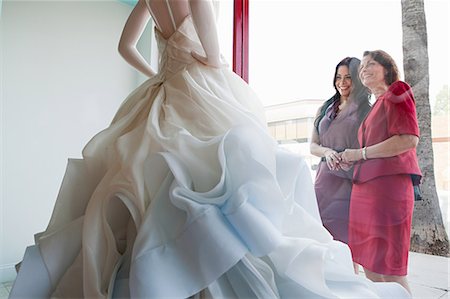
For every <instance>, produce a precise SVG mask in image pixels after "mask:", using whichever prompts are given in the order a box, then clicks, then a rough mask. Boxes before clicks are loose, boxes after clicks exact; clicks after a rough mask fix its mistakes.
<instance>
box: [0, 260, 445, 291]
mask: <svg viewBox="0 0 450 299" xmlns="http://www.w3.org/2000/svg"><path fill="white" fill-rule="evenodd" d="M449 268H450V258H445V257H440V256H432V255H426V254H420V253H414V252H411V254H410V263H409V276H408V279H409V283H410V285H411V289H412V292H413V298H414V299H447V298H450V294H449V281H450V276H449ZM11 287H12V282H6V283H3V284H1V285H0V299H6V298H8V294H9V291H10V290H11ZM392 299H395V298H392Z"/></svg>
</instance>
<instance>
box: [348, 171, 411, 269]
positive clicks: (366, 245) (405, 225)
mask: <svg viewBox="0 0 450 299" xmlns="http://www.w3.org/2000/svg"><path fill="white" fill-rule="evenodd" d="M413 208H414V191H413V186H412V181H411V177H410V175H390V176H383V177H378V178H375V179H373V180H370V181H368V182H365V183H361V184H354V185H353V190H352V195H351V200H350V216H349V243H348V245H349V246H350V249H351V251H352V256H353V260H354V261H355V262H356V263H358V264H360V265H362V266H363V267H364V268H366V269H368V270H369V271H372V272H375V273H379V274H383V275H398V276H405V275H406V274H407V265H408V252H409V246H410V237H411V221H412V212H413Z"/></svg>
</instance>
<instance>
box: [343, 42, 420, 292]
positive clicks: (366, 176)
mask: <svg viewBox="0 0 450 299" xmlns="http://www.w3.org/2000/svg"><path fill="white" fill-rule="evenodd" d="M359 75H360V77H361V81H362V83H363V84H364V85H365V86H366V87H368V88H369V89H370V91H371V92H372V93H373V94H374V95H375V98H376V102H375V103H374V105H373V107H372V110H371V111H370V112H369V114H368V115H367V117H366V119H365V120H364V121H363V123H362V124H361V126H360V128H359V132H358V139H359V143H360V145H361V148H360V149H347V150H345V151H344V152H343V153H342V154H341V157H340V158H341V163H344V164H345V163H354V165H355V169H354V175H353V180H354V185H353V191H352V196H351V200H350V219H349V246H350V248H351V250H352V255H353V260H354V262H355V263H357V264H360V265H362V266H363V267H364V271H365V273H366V276H367V277H368V278H369V279H371V280H373V281H395V282H398V283H400V284H401V285H402V286H403V287H405V288H406V289H407V290H408V291H410V289H409V285H408V282H407V279H406V275H407V264H408V251H409V244H410V234H411V221H412V212H413V206H414V191H413V180H412V178H415V179H420V177H421V172H420V169H419V165H418V162H417V156H416V149H415V148H416V146H417V143H418V141H419V127H418V123H417V117H416V107H415V101H414V96H413V93H412V90H411V87H410V86H409V85H408V84H406V83H405V82H402V81H400V80H399V72H398V68H397V66H396V64H395V62H394V60H393V59H392V57H391V56H389V55H388V54H387V53H386V52H384V51H381V50H377V51H366V52H364V55H363V59H362V62H361V66H360V73H359ZM415 183H416V182H415Z"/></svg>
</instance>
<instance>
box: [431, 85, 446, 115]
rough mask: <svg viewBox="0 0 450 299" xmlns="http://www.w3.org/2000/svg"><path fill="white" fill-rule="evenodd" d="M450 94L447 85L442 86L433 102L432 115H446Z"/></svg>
mask: <svg viewBox="0 0 450 299" xmlns="http://www.w3.org/2000/svg"><path fill="white" fill-rule="evenodd" d="M449 101H450V96H449V90H448V85H447V84H446V85H444V86H442V89H441V91H439V93H438V94H437V96H436V102H435V104H434V109H433V115H448V114H449V112H450V107H449V106H450V105H449V104H450V103H449Z"/></svg>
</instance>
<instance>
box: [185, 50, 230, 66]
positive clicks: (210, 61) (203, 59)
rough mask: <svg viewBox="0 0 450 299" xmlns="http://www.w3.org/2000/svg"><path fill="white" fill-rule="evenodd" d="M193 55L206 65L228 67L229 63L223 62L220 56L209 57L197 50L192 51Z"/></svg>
mask: <svg viewBox="0 0 450 299" xmlns="http://www.w3.org/2000/svg"><path fill="white" fill-rule="evenodd" d="M191 55H192V57H194V58H195V59H196V60H197V61H199V62H200V63H202V64H204V65H208V66H212V67H215V68H222V67H228V64H227V63H223V62H222V61H221V60H220V57H217V58H208V57H206V56H203V55H201V54H199V53H197V52H195V51H192V52H191Z"/></svg>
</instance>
